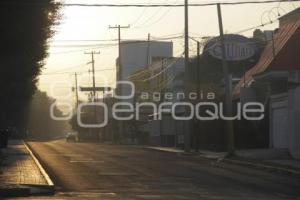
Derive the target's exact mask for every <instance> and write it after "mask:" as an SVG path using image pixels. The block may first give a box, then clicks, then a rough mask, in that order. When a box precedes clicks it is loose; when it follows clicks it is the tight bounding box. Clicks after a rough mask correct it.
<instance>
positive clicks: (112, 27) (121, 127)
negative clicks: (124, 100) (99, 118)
mask: <svg viewBox="0 0 300 200" xmlns="http://www.w3.org/2000/svg"><path fill="white" fill-rule="evenodd" d="M109 28H110V29H118V44H119V45H118V46H119V62H118V68H119V69H118V70H117V81H121V80H122V70H123V66H122V52H121V29H125V28H130V26H129V25H128V26H121V25H116V26H109ZM116 92H117V94H118V95H119V96H120V95H122V89H121V87H119V88H116ZM123 125H124V124H123V122H122V121H120V122H119V136H120V138H119V139H118V140H119V141H118V142H121V141H122V138H121V137H122V134H123Z"/></svg>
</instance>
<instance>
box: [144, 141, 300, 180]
mask: <svg viewBox="0 0 300 200" xmlns="http://www.w3.org/2000/svg"><path fill="white" fill-rule="evenodd" d="M144 148H145V149H148V150H155V151H161V152H165V153H175V154H177V155H194V156H195V157H201V158H207V159H212V160H216V161H218V162H228V163H232V164H238V165H243V166H248V167H254V168H258V169H263V170H268V171H274V172H279V173H284V174H289V175H292V176H297V177H300V160H294V159H293V158H291V157H290V155H289V153H288V152H287V150H284V149H252V150H238V151H236V152H235V156H234V157H231V158H226V152H212V151H204V150H200V151H199V152H198V153H196V152H193V153H189V154H187V153H185V152H184V151H183V150H181V149H176V148H173V147H151V146H145V147H144Z"/></svg>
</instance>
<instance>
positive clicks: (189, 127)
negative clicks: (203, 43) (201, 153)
mask: <svg viewBox="0 0 300 200" xmlns="http://www.w3.org/2000/svg"><path fill="white" fill-rule="evenodd" d="M184 59H185V62H184V63H185V73H184V74H185V77H184V79H185V80H184V81H185V92H186V94H187V95H188V93H189V91H190V79H189V78H190V77H189V76H190V69H189V5H188V0H185V1H184ZM185 112H187V110H186V111H185ZM192 124H193V123H192V121H186V122H185V125H186V126H184V127H185V130H184V150H185V151H186V152H190V151H191V135H190V134H191V133H190V132H191V130H192Z"/></svg>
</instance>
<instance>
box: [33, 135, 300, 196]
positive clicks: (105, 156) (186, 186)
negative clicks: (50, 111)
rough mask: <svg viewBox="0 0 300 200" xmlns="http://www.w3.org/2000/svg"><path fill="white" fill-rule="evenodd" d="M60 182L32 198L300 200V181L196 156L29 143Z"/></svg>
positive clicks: (120, 147)
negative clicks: (53, 190)
mask: <svg viewBox="0 0 300 200" xmlns="http://www.w3.org/2000/svg"><path fill="white" fill-rule="evenodd" d="M29 144H30V145H31V147H32V148H33V150H34V152H36V153H38V157H39V159H40V161H41V163H42V164H43V166H44V167H45V169H46V171H47V172H48V173H49V174H50V177H51V178H52V180H53V181H54V183H55V184H56V191H57V192H56V195H55V196H53V197H30V199H101V200H102V199H103V200H106V199H107V200H110V199H125V200H126V199H132V200H135V199H138V200H139V199H141V200H142V199H147V200H148V199H151V200H156V199H160V200H177V199H187V200H201V199H205V200H210V199H214V200H216V199H219V200H227V199H236V200H244V199H245V200H254V199H255V200H268V199H270V200H271V199H272V200H277V199H278V200H279V199H280V200H281V199H300V179H299V178H293V177H290V176H287V175H279V174H276V173H271V172H266V171H261V170H256V169H251V168H247V167H241V166H236V165H231V164H226V163H214V162H212V161H211V160H206V159H202V158H199V157H195V156H178V155H176V154H172V153H165V152H157V151H151V150H145V149H142V148H139V147H132V146H118V145H104V144H97V143H67V142H65V141H64V140H56V141H51V142H29Z"/></svg>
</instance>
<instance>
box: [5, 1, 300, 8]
mask: <svg viewBox="0 0 300 200" xmlns="http://www.w3.org/2000/svg"><path fill="white" fill-rule="evenodd" d="M298 1H300V0H288V1H286V0H265V1H232V2H221V1H220V2H211V3H190V4H189V5H188V6H189V7H201V6H213V5H217V4H220V5H242V4H267V3H278V2H281V3H290V2H298ZM0 4H1V5H13V6H46V5H48V4H46V3H38V2H24V3H16V2H9V1H7V2H1V3H0ZM56 4H57V5H60V6H64V7H184V4H84V3H56Z"/></svg>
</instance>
